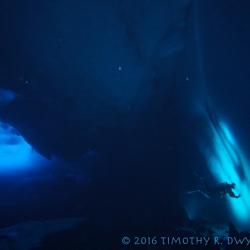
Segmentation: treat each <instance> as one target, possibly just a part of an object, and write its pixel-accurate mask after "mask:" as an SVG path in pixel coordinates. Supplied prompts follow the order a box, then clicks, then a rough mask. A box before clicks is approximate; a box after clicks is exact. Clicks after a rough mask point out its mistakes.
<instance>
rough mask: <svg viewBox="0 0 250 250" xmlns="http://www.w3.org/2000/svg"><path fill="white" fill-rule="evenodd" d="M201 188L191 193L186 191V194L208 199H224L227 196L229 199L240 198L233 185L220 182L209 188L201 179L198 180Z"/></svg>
mask: <svg viewBox="0 0 250 250" xmlns="http://www.w3.org/2000/svg"><path fill="white" fill-rule="evenodd" d="M199 179H200V181H201V188H200V189H197V190H193V191H188V192H187V194H193V193H200V194H202V195H203V196H204V197H206V198H208V199H210V198H214V197H220V198H224V197H226V195H229V196H230V197H231V198H236V199H238V198H240V194H238V195H236V194H235V193H234V189H235V188H236V184H235V183H227V182H222V183H219V184H217V185H214V186H211V185H208V184H207V183H206V182H205V181H204V180H203V178H200V177H199Z"/></svg>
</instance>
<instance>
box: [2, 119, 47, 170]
mask: <svg viewBox="0 0 250 250" xmlns="http://www.w3.org/2000/svg"><path fill="white" fill-rule="evenodd" d="M43 161H46V159H44V158H43V157H42V156H40V155H39V154H38V153H37V152H36V151H35V150H33V148H32V147H31V146H30V145H29V144H28V143H27V142H26V141H25V140H24V138H23V137H22V136H21V135H20V134H18V132H17V131H16V130H15V129H14V128H13V127H11V126H9V125H8V124H6V123H2V122H0V173H15V172H16V171H17V170H24V169H29V168H32V167H34V166H37V165H39V164H40V163H42V162H43Z"/></svg>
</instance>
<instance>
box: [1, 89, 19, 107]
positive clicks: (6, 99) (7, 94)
mask: <svg viewBox="0 0 250 250" xmlns="http://www.w3.org/2000/svg"><path fill="white" fill-rule="evenodd" d="M16 97H17V94H16V93H15V92H13V91H11V90H8V89H2V88H0V105H7V104H9V103H10V102H12V101H14V100H15V99H16Z"/></svg>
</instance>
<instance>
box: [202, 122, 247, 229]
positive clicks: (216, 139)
mask: <svg viewBox="0 0 250 250" xmlns="http://www.w3.org/2000/svg"><path fill="white" fill-rule="evenodd" d="M211 126H212V134H211V135H212V138H213V153H211V152H209V151H204V153H205V155H206V158H207V161H208V166H209V169H210V171H211V173H212V174H213V176H214V178H215V179H216V180H217V181H218V182H228V183H232V182H234V183H236V185H237V186H236V190H235V192H236V193H240V194H241V197H240V199H232V198H229V197H228V198H227V201H228V203H229V207H230V208H231V211H232V216H233V218H234V220H235V222H236V223H237V224H238V225H240V226H243V227H247V226H249V222H250V203H249V201H250V172H249V169H250V168H249V164H248V162H247V160H246V158H245V157H244V154H243V152H242V150H241V149H240V148H239V147H238V146H237V143H236V140H235V138H234V136H233V134H232V133H231V132H230V130H229V128H228V126H227V125H226V124H225V123H222V122H219V128H215V127H214V126H213V124H211ZM239 170H240V171H241V172H243V173H244V178H245V180H244V181H242V180H241V178H240V175H239Z"/></svg>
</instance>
